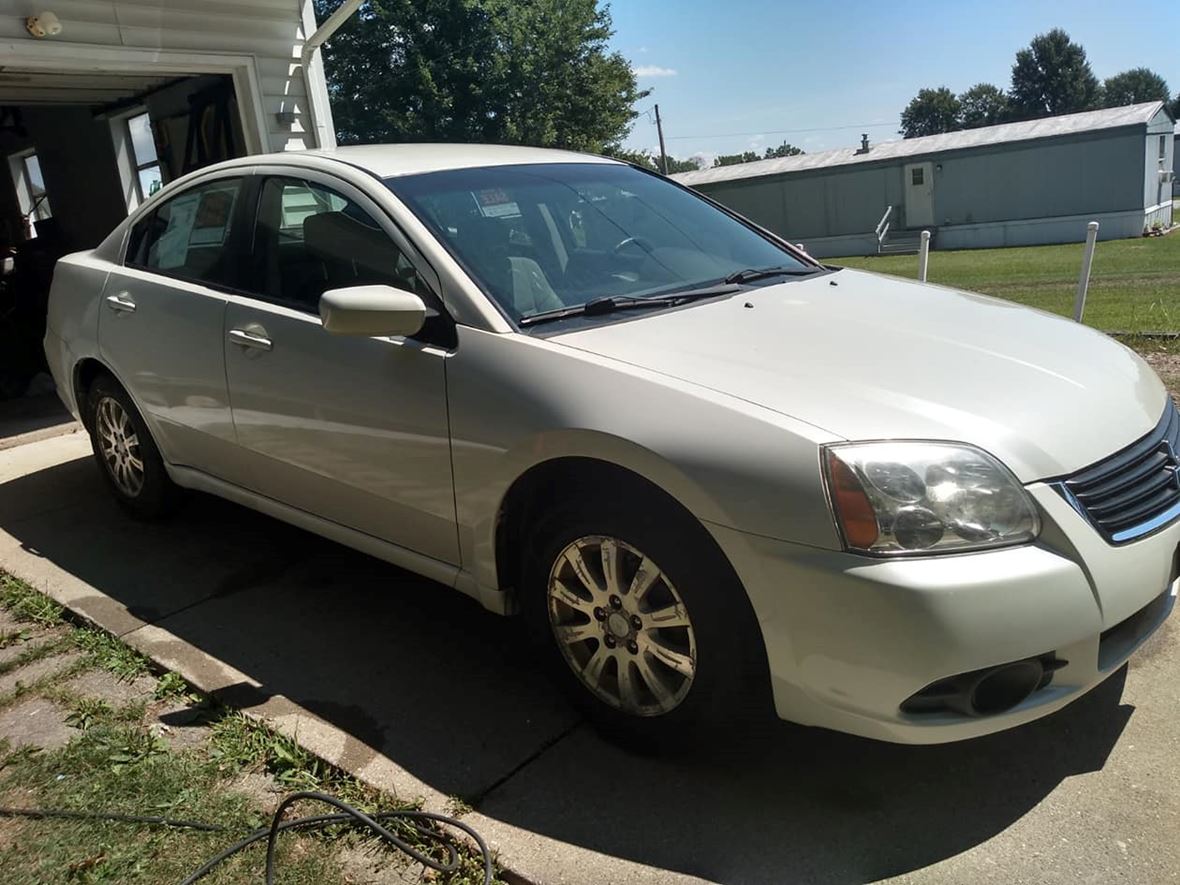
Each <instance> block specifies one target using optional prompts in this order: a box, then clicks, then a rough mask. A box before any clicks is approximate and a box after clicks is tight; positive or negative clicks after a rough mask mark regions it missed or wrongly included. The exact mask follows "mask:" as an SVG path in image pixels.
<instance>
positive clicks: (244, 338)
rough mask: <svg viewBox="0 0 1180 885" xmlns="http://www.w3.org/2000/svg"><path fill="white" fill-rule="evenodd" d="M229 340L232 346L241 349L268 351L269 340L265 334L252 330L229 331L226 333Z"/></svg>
mask: <svg viewBox="0 0 1180 885" xmlns="http://www.w3.org/2000/svg"><path fill="white" fill-rule="evenodd" d="M228 337H229V340H230V341H232V342H233V343H234V344H238V345H241V346H242V347H253V348H254V349H255V350H270V347H271V345H270V339H269V338H267V337H266V333H265V332H257V331H254V330H252V329H230V330H229V333H228Z"/></svg>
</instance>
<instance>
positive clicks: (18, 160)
mask: <svg viewBox="0 0 1180 885" xmlns="http://www.w3.org/2000/svg"><path fill="white" fill-rule="evenodd" d="M8 167H9V171H10V172H11V173H12V181H13V184H15V185H16V196H17V203H18V205H19V206H20V212H21V215H24V216H25V217H27V218H28V220H29V227H28V235H29V236H30V237H35V236H37V222H38V221H44V220H45V219H47V218H51V217H52V216H53V211H52V209H51V208H50V206H49V197H48V196H47V195H46V193H45V177H44V176H43V175H42V174H41V161H40V160H39V159H38V157H37V154H36V152H35V151H22V152H21V153H19V154H14V155H13V156H11V157H9V158H8Z"/></svg>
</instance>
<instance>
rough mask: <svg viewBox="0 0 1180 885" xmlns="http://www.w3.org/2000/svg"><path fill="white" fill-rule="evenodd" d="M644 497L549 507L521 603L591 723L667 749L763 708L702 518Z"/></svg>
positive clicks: (751, 635) (761, 681) (752, 650)
mask: <svg viewBox="0 0 1180 885" xmlns="http://www.w3.org/2000/svg"><path fill="white" fill-rule="evenodd" d="M652 498H653V496H651V495H637V496H636V498H635V500H633V501H629V502H628V504H629V506H622V505H620V504H618V503H606V502H601V501H597V502H595V501H591V502H586V503H585V504H582V505H579V506H577V507H576V508H575V507H573V506H568V505H567V506H565V507H563V508H562V509H561V510H560V511H559V512H556V513H553V514H552V515H551V516H550V517H549V518H548V519H546V520H545V522H544V523H543V524H542V525H540V526H538V527H537V528H536V530H535V532H534V533H533V538H532V543H530V544H528V545H527V549H529V550H531V551H532V552H533V553H534V554H535V555H533V556H530V557H528V561H526V563H525V564H524V566H523V569H522V574H523V576H524V580H523V582H522V587H521V605H522V613H523V615H524V618H525V621H526V624H527V625H528V627H529V629H530V631H531V633H532V634H533V638H534V642H535V643H536V644H537V645H538V646H539V651H540V653H541V654H542V655H543V656H544V658H545V659H546V660H547V661H548V663H549V666H550V670H551V672H552V674H553V675H554V676H555V678H556V679H557V681H558V683H559V684H560V685H561V686H562V687H563V688H564V689H565V691H566V693H567V694H568V696H569V697H570V699H571V700H572V701H573V702H574V703H575V704H576V705H577V706H578V707H579V708H580V709H581V710H583V711H584V712H585V713H586V714H587V716H588V717H589V718H590V719H591V721H592V722H593V723H594V724H595V725H596V726H598V727H599V728H601V729H602V730H604V731H606V732H607V733H608V734H610V735H611V736H613V737H617V738H622V739H624V740H625V741H627V742H628V743H631V744H632V745H635V746H637V747H639V748H641V749H645V750H668V749H674V748H676V747H678V746H682V745H683V744H684V743H685V742H686V739H691V737H694V736H695V737H700V736H704V735H713V734H716V733H718V731H719V730H720V729H721V728H722V726H724V727H726V728H729V727H732V726H734V725H736V724H737V723H738V722H739V721H740V722H742V723H745V724H753V723H755V722H756V721H757V720H759V719H763V720H766V719H768V718H769V709H770V708H769V698H768V693H767V691H766V685H767V669H766V657H765V653H764V651H763V645H762V638H761V634H760V632H759V630H758V627H757V622H756V620H755V618H754V614H753V610H752V609H751V607H750V603H749V600H748V598H747V597H746V594H745V590H744V589H743V588H742V586H741V584H740V583H739V582H738V581H737V578H736V576H735V575H734V574H733V571H732V569H731V568H730V567H729V564H728V562H726V561H725V559H724V557H723V556H722V554H721V552H720V551H719V550H718V549H717V547H716V545H715V543H714V542H713V540H712V538H711V537H710V536H709V535H708V533H707V532H706V531H705V530H704V528H703V527H702V526H701V525H700V523H699V522H697V521H696V520H695V519H693V518H692V517H690V516H688V515H687V514H685V513H682V512H678V511H677V510H676V509H675V508H673V507H672V506H671V505H669V504H667V503H666V502H663V501H659V500H652Z"/></svg>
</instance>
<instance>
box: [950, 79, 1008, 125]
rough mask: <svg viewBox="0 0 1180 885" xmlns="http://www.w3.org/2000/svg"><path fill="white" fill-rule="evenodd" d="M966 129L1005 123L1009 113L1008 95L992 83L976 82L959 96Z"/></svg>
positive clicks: (962, 119)
mask: <svg viewBox="0 0 1180 885" xmlns="http://www.w3.org/2000/svg"><path fill="white" fill-rule="evenodd" d="M959 104H960V105H961V107H962V116H961V123H962V126H963V128H964V129H978V128H979V127H980V126H994V125H995V124H997V123H1003V122H1004V120H1005V119H1006V118H1007V115H1008V96H1007V94H1005V92H1004V90H1002V89H1000V87H998V86H993V85H992V84H991V83H976V84H975V85H974V86H972V87H971V88H970V89H968V90H967V91H966V92H964V93H963V94H962V95H960V96H959Z"/></svg>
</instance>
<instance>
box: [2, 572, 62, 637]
mask: <svg viewBox="0 0 1180 885" xmlns="http://www.w3.org/2000/svg"><path fill="white" fill-rule="evenodd" d="M0 605H2V606H4V608H6V609H8V611H9V612H10V613H11V614H12V616H13V617H14V618H16V619H17V620H18V621H31V622H33V623H34V624H41V625H42V626H45V627H56V626H57V625H58V624H60V623H62V621H63V620H65V610H64V609H63V608H62V607H61V606H60V605H58V604H57V603H56V602H54V601H53V600H52V599H50V598H49V597H48V596H46V595H45V594H43V593H38V592H37V591H36V590H34V589H33V588H32V587H30V586H29V585H28V584H26V583H25V582H24V581H21V580H19V579H17V578H14V577H12V575H10V574H8V573H7V572H0Z"/></svg>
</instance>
